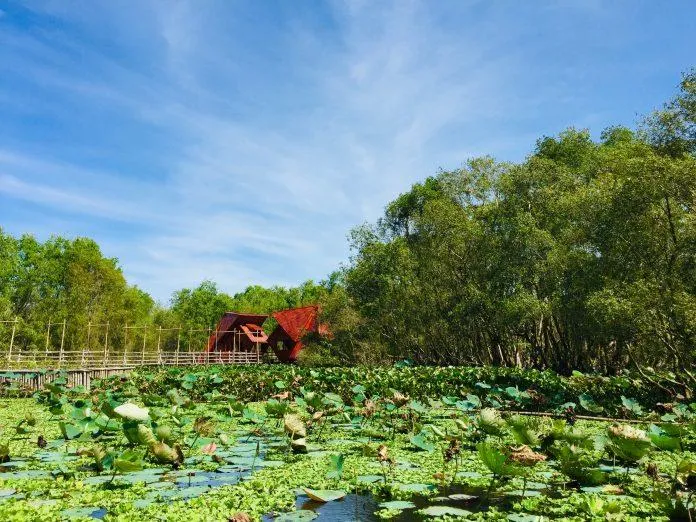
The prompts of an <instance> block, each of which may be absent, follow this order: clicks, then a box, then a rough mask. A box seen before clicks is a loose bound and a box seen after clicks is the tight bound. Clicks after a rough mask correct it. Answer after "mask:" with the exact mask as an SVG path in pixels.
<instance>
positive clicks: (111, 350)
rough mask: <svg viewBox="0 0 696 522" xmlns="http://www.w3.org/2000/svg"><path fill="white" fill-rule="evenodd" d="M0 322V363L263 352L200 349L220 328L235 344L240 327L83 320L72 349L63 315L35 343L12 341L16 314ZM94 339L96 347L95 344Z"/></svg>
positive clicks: (131, 362) (257, 353)
mask: <svg viewBox="0 0 696 522" xmlns="http://www.w3.org/2000/svg"><path fill="white" fill-rule="evenodd" d="M0 325H4V326H5V330H6V333H8V334H9V335H8V336H7V337H9V339H2V338H0V367H1V366H2V365H3V363H5V364H6V365H7V367H8V368H28V369H29V368H50V369H69V368H80V369H91V368H132V367H136V366H155V365H157V366H185V365H192V364H259V363H261V361H262V356H263V353H262V349H261V345H260V344H259V343H256V344H255V348H254V349H252V350H241V349H234V350H232V351H220V352H218V351H211V352H207V351H206V348H207V347H208V339H209V338H210V336H211V334H213V333H214V332H217V334H218V335H217V336H216V339H217V338H218V337H219V336H220V335H222V334H232V335H233V336H234V337H233V340H234V342H233V343H232V344H233V346H235V347H237V346H241V345H242V343H241V337H242V336H243V335H246V334H245V333H244V332H243V331H240V330H224V331H223V330H220V331H217V330H215V329H213V328H197V329H196V328H190V329H183V328H181V327H178V328H162V327H161V326H160V327H157V328H154V327H149V326H128V325H126V326H122V327H121V328H119V329H114V328H113V327H112V326H111V325H109V323H103V324H92V323H89V324H88V325H87V328H86V333H85V335H84V336H83V337H84V338H86V341H85V342H84V344H83V345H82V346H81V347H80V348H79V349H77V347H76V346H74V344H73V345H70V344H68V343H66V330H67V329H68V323H67V321H65V320H63V321H61V322H58V323H53V322H49V323H48V325H47V326H46V335H45V338H44V339H43V340H42V343H41V346H40V345H38V343H37V342H36V341H34V342H33V343H31V344H30V343H28V342H24V343H23V344H20V343H18V339H19V337H20V334H21V331H20V329H21V328H20V327H21V323H20V321H19V319H14V320H11V321H7V320H4V321H0ZM121 330H122V331H121ZM35 331H36V330H34V332H35ZM115 331H118V333H119V334H121V335H119V336H118V338H119V342H118V343H114V342H113V337H114V335H113V334H114V333H115ZM110 334H111V335H110ZM148 341H149V343H148ZM5 343H6V344H5ZM95 344H97V345H98V347H96V348H95V346H94V345H95ZM216 344H217V340H216ZM216 347H217V346H216Z"/></svg>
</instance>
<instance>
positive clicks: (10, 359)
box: [7, 316, 17, 363]
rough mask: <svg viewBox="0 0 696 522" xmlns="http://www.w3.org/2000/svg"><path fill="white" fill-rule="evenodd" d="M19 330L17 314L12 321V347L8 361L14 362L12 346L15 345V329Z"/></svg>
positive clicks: (8, 354) (8, 353)
mask: <svg viewBox="0 0 696 522" xmlns="http://www.w3.org/2000/svg"><path fill="white" fill-rule="evenodd" d="M16 330H17V316H15V319H14V321H13V322H12V334H11V335H10V349H9V350H8V352H7V362H8V363H9V362H12V347H13V346H14V338H15V331H16Z"/></svg>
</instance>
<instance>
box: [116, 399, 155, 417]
mask: <svg viewBox="0 0 696 522" xmlns="http://www.w3.org/2000/svg"><path fill="white" fill-rule="evenodd" d="M114 412H115V413H116V414H117V415H118V416H119V417H121V418H122V419H125V420H130V421H136V422H147V421H148V420H149V419H150V411H149V410H148V409H147V408H141V407H140V406H138V405H137V404H133V403H132V402H126V403H123V404H121V405H120V406H117V407H116V408H114Z"/></svg>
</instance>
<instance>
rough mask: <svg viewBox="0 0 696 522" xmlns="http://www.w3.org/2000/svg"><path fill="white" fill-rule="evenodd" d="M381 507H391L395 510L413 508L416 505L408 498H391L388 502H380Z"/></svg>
mask: <svg viewBox="0 0 696 522" xmlns="http://www.w3.org/2000/svg"><path fill="white" fill-rule="evenodd" d="M379 507H380V509H391V510H393V511H402V510H404V509H413V508H415V507H416V505H415V504H414V503H413V502H409V501H408V500H389V501H387V502H380V504H379Z"/></svg>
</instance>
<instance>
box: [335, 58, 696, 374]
mask: <svg viewBox="0 0 696 522" xmlns="http://www.w3.org/2000/svg"><path fill="white" fill-rule="evenodd" d="M695 153H696V73H694V72H693V71H692V72H691V73H689V74H687V75H685V76H684V78H683V81H682V84H681V91H680V93H679V95H678V96H677V97H676V98H675V99H674V100H673V101H671V102H670V103H668V104H667V105H666V106H665V107H664V109H663V110H661V111H659V112H657V113H655V114H654V115H652V116H651V117H649V118H647V119H646V120H645V121H644V122H643V123H642V125H641V126H640V127H639V129H637V130H631V129H628V128H623V127H612V128H609V129H607V130H605V131H604V132H603V133H602V134H601V138H600V139H599V140H597V141H595V140H593V139H592V138H591V136H590V134H589V132H587V131H580V130H575V129H569V130H567V131H565V132H563V133H561V134H560V135H559V136H557V137H544V138H542V139H540V140H539V141H538V142H537V144H536V147H535V148H534V150H533V152H532V153H531V154H530V156H529V157H528V158H527V159H526V160H525V161H524V162H522V163H514V164H513V163H501V162H498V161H495V160H494V159H492V158H490V157H485V158H479V159H474V160H471V161H469V162H467V163H466V165H465V166H463V167H462V168H459V169H456V170H452V171H443V172H440V173H439V174H438V175H436V176H433V177H430V178H428V179H426V180H425V181H424V182H422V183H417V184H415V185H414V186H413V187H412V188H411V190H409V191H408V192H406V193H404V194H402V195H401V196H399V197H398V198H397V199H396V200H394V201H393V202H391V203H390V204H389V205H388V206H387V208H386V210H385V213H384V216H383V217H382V218H381V219H380V220H379V221H378V222H377V223H374V224H371V225H365V226H362V227H359V228H357V229H356V230H354V231H353V234H352V247H353V255H352V258H351V261H350V264H349V265H348V266H347V267H346V268H345V269H344V271H343V274H342V277H343V281H344V283H345V287H346V291H347V294H348V303H349V305H350V306H351V307H353V309H354V310H355V311H356V312H357V316H354V318H353V321H352V323H353V324H359V328H358V329H354V330H353V331H350V330H345V331H344V330H341V331H340V332H339V331H337V338H338V339H343V340H345V341H346V343H345V344H344V347H346V346H347V347H348V348H347V349H346V353H352V354H356V353H362V354H369V356H370V358H378V359H379V358H380V357H385V356H390V357H393V358H409V359H412V360H413V361H415V362H417V363H423V364H448V365H449V364H496V365H507V366H511V365H516V366H525V367H534V368H552V369H554V370H557V371H559V372H561V373H565V374H568V373H569V372H570V371H571V370H573V369H578V370H581V371H599V372H603V373H609V374H612V373H616V372H618V371H619V370H621V369H624V368H627V367H632V368H638V369H641V370H642V369H644V368H646V367H653V368H659V369H666V370H672V371H676V372H679V373H680V374H682V375H686V376H687V378H689V379H691V380H692V381H693V379H694V377H693V375H692V372H693V369H694V368H695V367H696V212H695V208H694V207H695V205H696V155H695ZM346 314H347V312H346V310H345V309H343V311H342V312H341V313H337V316H338V317H346ZM348 322H349V323H350V322H351V321H348ZM356 332H357V335H356ZM368 345H369V346H370V350H369V351H367V348H366V346H368ZM344 349H345V348H344Z"/></svg>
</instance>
